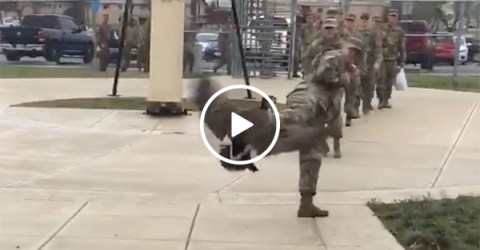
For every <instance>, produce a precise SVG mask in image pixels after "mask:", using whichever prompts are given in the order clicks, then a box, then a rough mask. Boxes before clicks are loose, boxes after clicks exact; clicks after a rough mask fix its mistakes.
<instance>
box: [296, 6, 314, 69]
mask: <svg viewBox="0 0 480 250" xmlns="http://www.w3.org/2000/svg"><path fill="white" fill-rule="evenodd" d="M308 16H310V17H311V16H312V14H311V13H309V14H308ZM316 35H317V28H316V27H315V26H314V25H313V24H312V25H311V26H309V25H308V24H306V23H305V24H303V25H302V29H301V35H300V46H301V47H300V50H301V57H302V59H301V61H302V69H303V74H304V75H308V74H310V73H311V67H312V61H313V59H314V57H312V56H307V49H308V47H309V46H310V44H311V43H312V42H313V41H314V40H315V37H316Z"/></svg>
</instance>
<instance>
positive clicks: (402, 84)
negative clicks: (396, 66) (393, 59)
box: [395, 68, 408, 91]
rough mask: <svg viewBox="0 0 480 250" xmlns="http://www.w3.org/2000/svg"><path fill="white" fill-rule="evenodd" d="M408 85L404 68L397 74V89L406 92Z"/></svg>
mask: <svg viewBox="0 0 480 250" xmlns="http://www.w3.org/2000/svg"><path fill="white" fill-rule="evenodd" d="M407 88H408V84H407V77H406V76H405V71H404V70H403V68H400V71H399V72H398V74H397V79H396V81H395V89H396V90H400V91H404V90H407Z"/></svg>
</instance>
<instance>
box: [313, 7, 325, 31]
mask: <svg viewBox="0 0 480 250" xmlns="http://www.w3.org/2000/svg"><path fill="white" fill-rule="evenodd" d="M315 25H316V26H317V27H318V29H319V30H321V29H322V27H323V17H322V10H321V9H318V10H317V13H315Z"/></svg>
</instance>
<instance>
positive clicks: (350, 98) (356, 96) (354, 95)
mask: <svg viewBox="0 0 480 250" xmlns="http://www.w3.org/2000/svg"><path fill="white" fill-rule="evenodd" d="M355 19H356V16H355V14H348V15H347V17H346V18H345V20H346V21H353V22H355ZM342 34H343V40H344V41H348V40H350V39H351V38H356V39H360V40H362V35H361V34H360V32H358V31H356V30H353V29H352V30H348V29H347V28H346V27H344V28H343V33H342ZM362 41H363V40H362ZM362 47H363V46H362ZM356 66H357V68H359V69H362V68H363V67H365V62H364V57H363V56H359V58H358V60H357V63H356ZM361 94H362V90H361V78H360V75H358V76H355V77H354V78H353V79H351V84H348V85H347V87H346V88H345V103H344V112H345V114H346V115H347V117H346V122H345V125H346V126H350V125H351V120H352V119H357V118H360V112H359V107H360V99H361Z"/></svg>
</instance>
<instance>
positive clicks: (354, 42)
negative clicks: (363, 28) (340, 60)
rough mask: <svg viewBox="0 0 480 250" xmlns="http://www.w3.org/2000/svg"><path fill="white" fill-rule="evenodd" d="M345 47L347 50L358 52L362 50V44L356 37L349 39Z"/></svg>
mask: <svg viewBox="0 0 480 250" xmlns="http://www.w3.org/2000/svg"><path fill="white" fill-rule="evenodd" d="M345 47H346V48H349V49H355V50H357V51H359V52H362V50H363V42H362V40H360V38H358V37H350V38H349V39H348V40H347V42H346V43H345Z"/></svg>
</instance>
